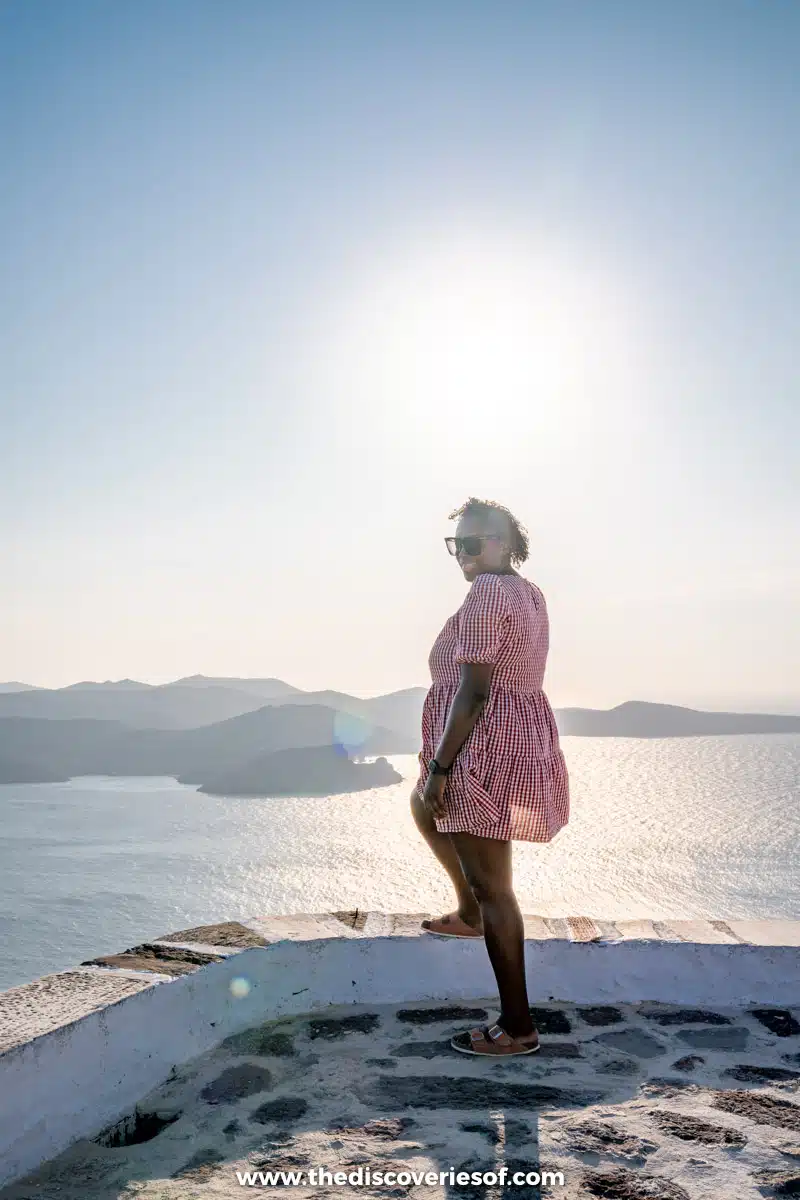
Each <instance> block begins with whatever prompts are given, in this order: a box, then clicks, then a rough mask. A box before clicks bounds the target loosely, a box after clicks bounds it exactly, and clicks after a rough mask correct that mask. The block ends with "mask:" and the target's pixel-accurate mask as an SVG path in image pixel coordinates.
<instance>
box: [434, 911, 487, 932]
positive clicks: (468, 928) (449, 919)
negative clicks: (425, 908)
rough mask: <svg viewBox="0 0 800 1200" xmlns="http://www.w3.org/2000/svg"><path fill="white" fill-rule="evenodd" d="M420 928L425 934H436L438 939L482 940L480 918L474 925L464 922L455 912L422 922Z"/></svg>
mask: <svg viewBox="0 0 800 1200" xmlns="http://www.w3.org/2000/svg"><path fill="white" fill-rule="evenodd" d="M422 928H423V929H424V930H425V932H426V933H437V934H438V935H439V936H440V937H455V938H482V937H483V927H482V925H481V920H480V916H479V917H478V919H477V923H476V924H474V925H473V924H471V923H470V922H468V921H465V920H464V918H463V917H461V916H460V915H459V914H458V913H457V912H452V913H447V914H446V915H445V916H443V917H435V918H433V919H432V920H430V921H427V920H426V921H423V922H422Z"/></svg>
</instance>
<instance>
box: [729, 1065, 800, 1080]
mask: <svg viewBox="0 0 800 1200" xmlns="http://www.w3.org/2000/svg"><path fill="white" fill-rule="evenodd" d="M723 1074H724V1075H725V1076H727V1077H728V1078H730V1079H738V1080H739V1082H740V1083H769V1082H770V1081H774V1082H775V1083H783V1082H785V1081H786V1080H789V1079H800V1071H790V1070H789V1069H788V1068H787V1067H753V1066H750V1064H749V1063H737V1064H736V1066H735V1067H730V1068H729V1069H728V1070H727V1071H723Z"/></svg>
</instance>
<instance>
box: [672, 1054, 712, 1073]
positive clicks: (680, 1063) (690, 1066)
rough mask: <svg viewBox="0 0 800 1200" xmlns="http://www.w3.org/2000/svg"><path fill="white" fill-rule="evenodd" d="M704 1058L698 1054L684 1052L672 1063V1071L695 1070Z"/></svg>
mask: <svg viewBox="0 0 800 1200" xmlns="http://www.w3.org/2000/svg"><path fill="white" fill-rule="evenodd" d="M705 1061H706V1060H705V1059H704V1058H701V1056H700V1055H699V1054H685V1055H684V1056H683V1058H679V1059H678V1060H677V1062H674V1063H673V1064H672V1069H673V1071H696V1070H697V1068H698V1067H702V1065H703V1063H704V1062H705Z"/></svg>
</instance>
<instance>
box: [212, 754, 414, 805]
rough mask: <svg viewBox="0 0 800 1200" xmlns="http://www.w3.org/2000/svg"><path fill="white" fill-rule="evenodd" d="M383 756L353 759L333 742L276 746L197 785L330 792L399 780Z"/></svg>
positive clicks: (221, 792) (239, 791)
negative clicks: (292, 747) (367, 760)
mask: <svg viewBox="0 0 800 1200" xmlns="http://www.w3.org/2000/svg"><path fill="white" fill-rule="evenodd" d="M401 779H402V775H400V774H398V772H397V771H395V769H394V767H392V766H391V765H390V764H389V763H388V762H387V761H386V759H385V758H379V759H378V760H377V761H376V762H374V763H354V762H351V761H350V759H349V758H347V757H346V756H345V755H343V754H341V753H340V752H338V751H337V750H336V749H335V747H333V746H313V747H305V748H304V749H302V750H278V751H277V752H275V753H274V754H262V755H259V757H258V758H255V759H253V760H252V761H251V762H248V763H245V764H244V765H243V766H237V767H233V768H231V769H230V770H228V771H222V772H215V773H214V774H213V775H212V776H211V777H210V778H209V779H207V780H206V782H205V783H204V784H203V785H202V786H201V787H200V788H199V791H201V792H209V793H210V794H211V795H216V796H329V795H331V794H335V793H337V792H360V791H364V790H366V789H367V788H374V787H385V786H386V785H387V784H390V783H399V782H400V781H401Z"/></svg>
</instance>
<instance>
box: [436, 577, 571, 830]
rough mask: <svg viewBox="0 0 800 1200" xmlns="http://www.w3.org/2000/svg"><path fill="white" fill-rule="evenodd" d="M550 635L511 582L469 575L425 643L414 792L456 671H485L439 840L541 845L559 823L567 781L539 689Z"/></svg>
mask: <svg viewBox="0 0 800 1200" xmlns="http://www.w3.org/2000/svg"><path fill="white" fill-rule="evenodd" d="M549 636H550V627H549V621H548V616H547V606H546V604H545V600H544V596H543V595H542V593H541V592H540V590H539V588H537V587H536V585H535V584H533V583H531V582H530V581H529V580H527V579H523V578H522V577H521V576H519V575H493V574H489V573H485V574H483V575H478V576H477V578H476V579H475V580H474V582H473V583H472V585H471V587H470V589H469V592H468V593H467V598H466V600H465V601H464V603H463V604H462V605H461V608H460V609H459V610H458V612H457V613H454V614H453V616H452V617H450V618H449V619H448V620H447V622H446V623H445V626H444V628H443V629H442V631H441V633H440V634H439V636H438V637H437V639H436V641H435V642H434V644H433V649H432V650H431V653H430V657H429V659H428V665H429V667H430V671H431V679H432V680H433V682H432V684H431V686H430V689H429V691H428V694H427V696H426V698H425V704H424V707H423V710H422V750H421V752H420V755H419V763H420V778H419V782H418V784H417V787H418V789H419V791H420V793H421V792H422V789H423V787H424V786H425V782H426V780H427V777H428V763H429V761H430V760H431V759H432V758H433V757H434V756H435V754H436V747H437V745H438V743H439V741H440V739H441V736H442V732H443V730H444V727H445V723H446V721H447V714H448V712H449V709H450V705H451V703H452V700H453V697H454V696H455V694H456V691H457V689H458V686H459V683H460V673H459V666H460V664H461V663H466V662H482V663H494V672H493V674H492V682H491V687H490V690H489V696H488V698H487V701H486V704H485V705H484V708H483V710H482V712H481V715H480V716H479V717H478V720H477V721H476V723H475V725H474V727H473V729H472V732H471V733H470V734H469V736H468V737H467V739H466V741H465V742H464V744H463V746H462V748H461V750H460V751H459V753H458V755H457V756H456V758H455V761H454V762H453V765H452V767H451V770H450V774H449V775H448V776H447V782H446V785H445V792H444V799H445V805H446V811H445V815H444V816H443V817H439V818H437V819H436V827H437V829H439V830H440V831H441V832H443V833H457V832H458V833H461V832H466V833H473V834H476V835H477V836H478V837H488V838H499V839H500V840H502V841H510V840H512V839H517V840H520V841H526V842H549V841H550V840H551V838H553V837H554V836H555V834H556V833H558V831H559V829H561V828H563V826H564V825H566V824H567V821H568V820H569V778H568V775H567V765H566V762H565V761H564V755H563V753H562V752H561V747H560V745H559V739H558V730H557V728H556V723H555V718H554V716H553V710H552V709H551V707H550V704H549V701H548V699H547V697H546V696H545V694H544V692H543V691H542V683H543V681H544V670H545V664H546V661H547V650H548V645H549Z"/></svg>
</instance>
